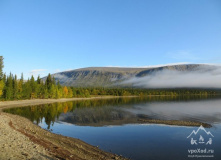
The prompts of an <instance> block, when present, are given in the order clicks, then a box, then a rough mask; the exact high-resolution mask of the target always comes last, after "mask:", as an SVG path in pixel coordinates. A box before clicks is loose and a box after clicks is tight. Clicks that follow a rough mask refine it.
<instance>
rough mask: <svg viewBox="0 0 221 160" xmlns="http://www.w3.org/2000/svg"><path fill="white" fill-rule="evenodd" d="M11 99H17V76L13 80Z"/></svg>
mask: <svg viewBox="0 0 221 160" xmlns="http://www.w3.org/2000/svg"><path fill="white" fill-rule="evenodd" d="M13 99H18V81H17V75H15V76H14V78H13Z"/></svg>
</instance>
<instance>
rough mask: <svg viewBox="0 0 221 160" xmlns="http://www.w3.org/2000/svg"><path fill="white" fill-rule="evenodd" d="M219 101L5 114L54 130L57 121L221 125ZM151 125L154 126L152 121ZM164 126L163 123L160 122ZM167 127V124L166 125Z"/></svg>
mask: <svg viewBox="0 0 221 160" xmlns="http://www.w3.org/2000/svg"><path fill="white" fill-rule="evenodd" d="M219 104H221V100H220V99H219V98H218V97H203V98H202V97H196V96H194V97H166V96H164V97H146V98H119V99H102V100H99V99H97V100H86V101H73V102H65V103H54V104H45V105H39V106H30V107H21V108H11V109H6V110H4V111H5V112H9V113H12V114H17V115H21V116H23V117H26V118H28V119H30V120H31V121H32V122H35V123H36V124H39V123H41V122H42V120H44V121H45V123H46V124H47V128H48V129H50V127H51V125H53V124H54V122H55V121H61V122H66V123H71V124H75V125H79V126H108V125H124V124H136V123H143V122H144V121H140V120H141V119H144V120H150V119H157V120H180V121H193V122H204V123H209V124H213V123H219V122H221V107H220V106H219ZM145 122H148V121H145ZM151 123H154V122H153V121H151ZM159 123H160V122H159ZM165 124H166V123H165Z"/></svg>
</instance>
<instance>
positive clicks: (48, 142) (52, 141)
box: [0, 96, 135, 160]
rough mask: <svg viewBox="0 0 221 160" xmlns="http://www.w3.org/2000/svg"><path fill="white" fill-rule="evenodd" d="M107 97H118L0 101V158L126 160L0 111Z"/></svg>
mask: <svg viewBox="0 0 221 160" xmlns="http://www.w3.org/2000/svg"><path fill="white" fill-rule="evenodd" d="M124 97H125V96H124ZM128 97H135V96H128ZM109 98H120V96H100V97H91V98H62V99H32V100H18V101H4V102H0V134H1V139H0V146H2V148H0V159H11V160H25V159H36V160H64V159H65V160H97V159H104V160H106V159H108V160H111V159H113V160H115V159H118V160H126V158H124V157H122V156H119V155H116V154H114V153H109V152H106V151H103V150H101V149H99V148H98V147H95V146H92V145H90V144H87V143H86V142H83V141H81V140H79V139H76V138H71V137H66V136H63V135H59V134H54V133H51V132H49V131H47V130H44V129H42V128H41V127H39V126H37V125H36V124H34V123H32V122H31V121H30V120H28V119H27V118H24V117H21V116H18V115H13V114H9V113H5V112H3V109H6V108H12V107H22V106H24V107H25V106H31V105H40V104H49V103H56V102H68V101H78V100H92V99H109Z"/></svg>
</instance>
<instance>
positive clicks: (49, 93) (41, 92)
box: [0, 56, 220, 101]
mask: <svg viewBox="0 0 221 160" xmlns="http://www.w3.org/2000/svg"><path fill="white" fill-rule="evenodd" d="M3 67H4V65H3V57H2V56H0V99H1V100H5V101H8V100H23V99H48V98H53V99H59V98H73V97H91V96H100V95H111V96H151V95H168V96H180V95H217V94H220V91H219V90H215V89H186V88H185V89H139V88H104V87H94V88H76V87H75V88H74V87H68V86H62V85H61V84H60V83H59V81H56V80H55V78H54V77H53V76H52V75H51V74H48V76H47V78H46V80H45V81H43V80H42V79H41V78H40V76H38V78H37V79H35V78H34V76H31V78H30V79H28V80H24V78H23V74H22V75H21V77H20V78H19V79H18V78H17V75H13V74H12V73H10V74H9V75H6V74H3Z"/></svg>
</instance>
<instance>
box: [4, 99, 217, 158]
mask: <svg viewBox="0 0 221 160" xmlns="http://www.w3.org/2000/svg"><path fill="white" fill-rule="evenodd" d="M4 111H5V112H8V113H12V114H17V115H21V116H24V117H26V118H28V119H30V120H31V121H32V122H33V123H35V124H37V125H39V126H41V127H42V128H44V129H47V130H49V131H51V132H53V133H56V134H62V135H64V136H69V137H73V138H78V139H81V140H83V141H85V142H87V143H89V144H91V145H94V146H98V147H99V148H100V149H102V150H104V151H107V152H112V153H115V154H119V155H123V156H124V157H127V158H130V159H134V160H145V159H148V160H165V159H177V160H178V159H179V160H181V159H214V160H220V159H221V152H220V150H221V98H219V97H214V96H213V97H201V96H194V97H191V96H189V97H165V96H164V97H146V98H115V99H102V100H101V99H100V100H98V99H97V100H85V101H74V102H65V103H54V104H46V105H39V106H29V107H21V108H11V109H6V110H4ZM171 122H172V123H173V125H171ZM180 122H182V123H180ZM176 123H177V124H179V125H180V126H179V125H176ZM187 124H189V125H192V124H193V125H196V126H187ZM201 124H202V126H201V127H200V125H201ZM181 125H182V126H181ZM203 126H204V127H203ZM196 157H198V158H196Z"/></svg>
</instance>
